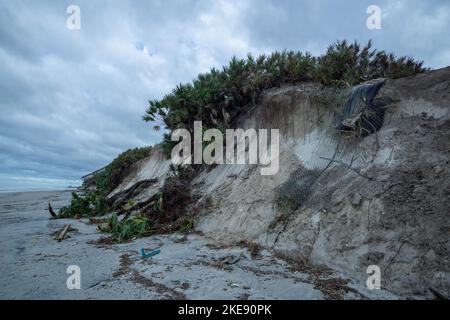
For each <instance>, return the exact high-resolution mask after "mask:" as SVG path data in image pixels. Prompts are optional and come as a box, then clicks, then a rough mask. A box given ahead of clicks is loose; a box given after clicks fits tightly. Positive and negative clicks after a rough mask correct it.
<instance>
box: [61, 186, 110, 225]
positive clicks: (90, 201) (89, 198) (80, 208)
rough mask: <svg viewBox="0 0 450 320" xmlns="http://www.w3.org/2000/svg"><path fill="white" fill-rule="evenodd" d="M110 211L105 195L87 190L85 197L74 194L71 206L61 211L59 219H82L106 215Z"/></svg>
mask: <svg viewBox="0 0 450 320" xmlns="http://www.w3.org/2000/svg"><path fill="white" fill-rule="evenodd" d="M107 211H108V204H107V199H106V197H105V196H104V195H102V194H100V193H98V192H96V191H91V190H87V191H86V192H85V193H84V194H83V195H78V194H76V193H75V192H72V200H71V201H70V205H68V206H64V207H62V208H61V209H60V210H59V214H58V218H76V217H78V218H82V217H95V216H101V215H104V214H105V213H106V212H107Z"/></svg>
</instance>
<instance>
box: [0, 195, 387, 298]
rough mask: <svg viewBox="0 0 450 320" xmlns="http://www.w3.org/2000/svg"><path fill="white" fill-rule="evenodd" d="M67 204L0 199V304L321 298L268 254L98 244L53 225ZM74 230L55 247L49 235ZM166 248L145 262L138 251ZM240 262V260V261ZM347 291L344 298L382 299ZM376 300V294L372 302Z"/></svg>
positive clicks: (174, 244) (65, 199)
mask: <svg viewBox="0 0 450 320" xmlns="http://www.w3.org/2000/svg"><path fill="white" fill-rule="evenodd" d="M49 202H51V203H52V205H53V207H54V209H55V211H56V210H57V209H59V208H60V207H61V206H63V205H65V204H68V203H69V202H70V191H42V192H23V193H20V192H15V193H0V242H1V246H0V262H1V264H0V288H1V289H0V299H323V298H325V297H326V296H325V295H324V294H323V292H321V291H320V290H317V289H315V288H314V284H315V283H314V281H312V279H311V276H310V275H309V274H307V273H302V272H292V271H291V269H290V268H289V265H288V264H287V263H286V262H285V261H283V260H281V259H278V258H276V257H274V256H273V255H272V254H271V253H270V252H268V251H265V250H263V251H262V253H261V256H260V257H259V258H258V259H252V258H251V257H250V254H249V252H248V251H247V249H246V248H243V247H239V246H236V247H227V248H218V247H217V246H214V245H212V242H211V241H210V240H209V239H207V238H205V237H204V236H200V235H196V234H190V235H188V236H187V237H183V236H182V235H179V234H174V235H165V236H153V237H148V238H142V239H137V240H135V241H132V242H129V243H124V244H114V245H96V244H92V243H91V242H92V241H94V240H98V239H99V238H100V237H102V236H104V235H102V234H101V233H100V232H98V231H97V230H96V226H95V225H91V224H89V223H88V220H87V219H80V220H72V219H58V220H53V219H49V213H48V211H47V205H48V203H49ZM65 224H70V225H71V226H72V227H73V228H75V229H76V231H72V232H70V233H69V235H70V237H69V238H67V239H64V240H63V241H61V242H58V241H56V240H54V239H53V236H52V233H54V232H55V231H57V230H59V229H61V228H62V227H63V226H64V225H65ZM155 247H160V248H161V253H160V254H158V255H156V256H154V257H152V258H147V259H143V258H141V256H140V254H139V253H140V250H141V248H145V249H146V250H150V249H152V248H155ZM236 260H237V261H236ZM70 265H77V266H79V267H80V269H81V289H72V290H70V289H68V288H67V285H66V281H67V278H68V277H69V276H70V274H67V273H66V270H67V267H68V266H70ZM358 291H359V293H351V292H350V293H347V294H345V296H344V297H345V298H362V297H376V296H378V295H379V296H382V295H383V296H384V297H386V293H382V292H368V291H365V290H364V289H361V288H358ZM374 295H376V296H374Z"/></svg>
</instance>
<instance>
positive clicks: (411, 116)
mask: <svg viewBox="0 0 450 320" xmlns="http://www.w3.org/2000/svg"><path fill="white" fill-rule="evenodd" d="M317 89H318V88H317V86H316V85H314V84H307V85H300V86H287V87H282V88H278V89H273V90H270V91H267V92H266V93H265V94H264V96H263V99H262V102H261V103H260V104H259V105H257V106H255V107H254V108H252V109H251V110H249V111H248V112H247V113H246V114H243V115H242V116H241V117H240V119H239V122H238V124H237V127H239V128H255V129H258V128H264V129H279V130H280V139H281V147H280V169H279V172H278V173H277V174H276V175H273V176H263V175H261V174H260V170H259V168H258V166H257V165H217V166H214V167H212V168H208V169H205V170H204V171H202V172H201V173H200V174H199V175H198V176H197V177H196V178H195V179H194V181H193V182H192V192H193V193H195V194H197V195H198V197H195V199H196V201H197V202H196V204H195V208H196V212H197V213H196V218H195V219H196V224H195V225H196V229H197V230H199V231H202V232H203V233H204V234H206V235H208V236H210V237H212V238H215V239H217V240H218V241H221V242H233V241H239V240H243V239H246V240H251V241H254V242H256V243H259V244H261V245H263V246H264V247H266V248H269V249H273V250H275V251H278V252H282V253H284V254H287V255H289V256H290V257H292V258H293V259H297V260H299V261H305V262H308V263H314V264H325V265H327V266H329V267H331V268H333V269H336V270H339V271H341V272H344V273H345V274H347V275H348V276H349V277H351V278H352V279H354V280H355V281H361V282H365V280H366V279H367V273H366V271H367V267H368V266H369V265H378V266H379V267H380V269H381V277H382V287H383V288H386V289H388V290H391V291H393V292H396V293H400V294H406V295H428V294H429V291H428V289H429V287H436V288H440V289H441V290H443V291H444V292H447V293H448V291H449V290H450V283H449V279H450V270H449V269H450V267H449V266H450V261H449V248H450V237H449V235H450V219H449V209H450V169H449V167H450V166H449V158H450V68H445V69H440V70H436V71H431V72H427V73H424V74H419V75H415V76H412V77H408V78H404V79H398V80H388V81H387V82H386V83H385V85H384V87H383V88H382V89H381V91H380V92H379V93H378V95H377V97H376V98H377V99H384V100H385V101H389V102H388V103H387V104H386V105H385V116H384V121H383V126H382V127H381V129H380V130H379V131H378V132H377V133H375V134H371V135H369V136H367V137H364V138H359V139H355V138H354V137H353V138H351V137H348V136H345V137H344V136H342V135H340V134H339V133H338V132H337V131H336V129H335V128H334V125H333V121H334V115H335V113H336V112H339V111H340V110H341V108H342V104H341V103H339V101H337V100H336V99H332V98H329V97H328V95H327V94H326V93H324V94H323V95H317V94H316V93H317V92H318V90H317ZM331 158H333V160H334V161H333V162H332V163H331V165H330V166H329V168H327V170H325V171H324V172H323V173H322V174H320V176H319V177H317V179H315V180H314V183H312V184H308V186H307V187H308V188H307V190H308V192H307V196H306V197H304V198H303V201H302V203H301V205H300V206H298V208H296V210H294V211H293V212H287V213H286V212H283V210H281V209H280V208H279V206H277V205H276V200H277V196H279V193H280V191H279V190H280V186H286V182H289V183H295V188H299V190H303V189H302V184H306V183H308V182H307V181H309V180H308V179H307V177H308V174H309V173H311V172H314V171H317V170H319V171H320V170H322V169H323V168H325V167H326V166H327V165H328V164H329V163H330V160H327V159H331ZM169 164H170V161H169V160H167V159H165V158H164V156H163V155H162V154H161V152H160V151H155V152H154V153H153V154H152V155H151V156H150V157H148V158H147V159H144V160H142V161H141V162H139V163H137V164H135V165H134V166H133V167H132V168H130V172H129V174H128V176H127V177H126V179H125V180H124V181H123V182H122V184H121V185H120V186H119V187H118V188H117V189H116V190H114V191H113V192H112V194H111V196H113V195H114V194H117V193H119V192H121V191H123V190H126V189H128V188H130V187H132V186H133V185H134V184H136V183H137V182H139V181H142V180H145V179H157V183H155V184H152V185H150V186H148V187H147V188H145V190H142V191H141V192H140V193H139V194H138V195H137V196H136V197H135V198H136V200H137V201H141V200H144V199H145V198H147V197H148V196H149V195H152V194H154V193H156V192H157V191H158V190H159V188H160V187H161V185H162V183H163V181H164V179H165V176H166V175H167V172H168V167H169ZM303 187H304V186H303ZM304 189H305V188H304ZM282 190H285V189H282Z"/></svg>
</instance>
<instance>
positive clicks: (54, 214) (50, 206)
mask: <svg viewBox="0 0 450 320" xmlns="http://www.w3.org/2000/svg"><path fill="white" fill-rule="evenodd" d="M48 212H50V215H51V216H52V218H54V219H56V218H57V215H56V213H55V211H53V208H52V205H51V204H50V203H49V204H48Z"/></svg>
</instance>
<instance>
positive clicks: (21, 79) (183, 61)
mask: <svg viewBox="0 0 450 320" xmlns="http://www.w3.org/2000/svg"><path fill="white" fill-rule="evenodd" d="M71 4H75V5H78V6H79V7H80V9H81V29H80V30H69V29H68V28H67V27H66V20H67V18H68V16H69V14H67V13H66V9H67V7H68V6H69V5H71ZM371 4H375V5H378V6H379V7H380V8H381V13H382V21H381V23H382V25H381V27H382V28H381V30H369V29H368V28H367V26H366V20H367V17H368V14H367V13H366V10H367V7H368V6H369V5H371ZM449 31H450V1H448V0H441V1H438V0H428V1H423V0H403V1H402V0H395V1H387V0H384V1H381V0H380V1H378V0H370V1H364V0H345V1H336V0H324V1H320V0H305V1H303V0H291V1H280V0H273V1H264V0H249V1H243V0H239V1H230V0H223V1H206V0H201V1H188V0H181V1H169V0H160V1H159V0H158V1H156V0H155V1H152V0H148V1H143V0H135V1H125V0H121V1H112V0H107V1H106V0H105V1H99V0H88V1H75V0H71V1H54V0H51V1H50V0H49V1H37V0H33V1H31V0H30V1H18V0H0V108H1V113H0V190H2V189H19V188H60V187H66V186H67V185H69V184H72V185H73V184H78V183H79V178H80V177H81V176H82V175H84V174H86V173H88V172H91V171H93V170H95V169H97V168H99V167H102V166H104V165H105V164H107V163H109V162H110V161H111V160H112V159H113V158H114V157H115V156H117V155H118V154H119V153H121V152H122V151H124V150H126V149H128V148H131V147H137V146H145V145H153V144H155V143H158V142H159V141H160V139H161V137H160V135H161V133H158V132H155V131H153V130H152V129H151V126H150V125H149V124H146V123H144V122H143V121H142V120H141V117H142V115H143V113H144V111H145V108H146V106H147V100H148V99H153V98H160V97H162V96H163V95H164V94H165V93H168V92H169V91H170V90H171V89H172V88H173V87H174V86H175V85H176V84H178V83H180V82H186V81H190V80H192V79H193V78H194V77H195V76H196V75H197V74H198V73H200V72H205V71H208V70H209V69H210V68H211V67H221V66H222V65H224V64H226V63H227V62H228V61H229V59H230V57H232V56H233V55H237V56H240V57H244V56H245V55H246V54H247V53H249V52H252V53H254V54H259V53H269V52H271V51H273V50H283V49H293V50H301V51H310V52H311V53H313V54H315V55H319V54H322V53H323V52H324V51H325V49H326V47H327V46H328V45H329V44H331V43H332V42H334V41H335V40H338V39H339V40H342V39H348V40H351V41H352V40H358V41H360V42H366V41H367V40H369V39H373V40H374V45H375V47H376V48H377V49H385V50H388V51H392V52H394V53H395V54H397V55H411V56H414V57H416V58H417V59H420V60H424V61H425V64H426V66H429V67H432V68H440V67H444V66H448V65H449V64H450V37H449Z"/></svg>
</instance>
